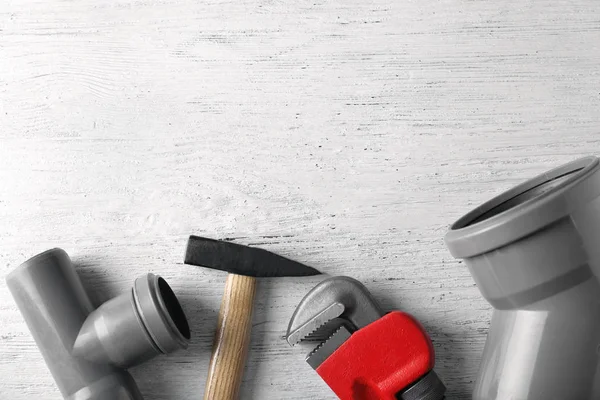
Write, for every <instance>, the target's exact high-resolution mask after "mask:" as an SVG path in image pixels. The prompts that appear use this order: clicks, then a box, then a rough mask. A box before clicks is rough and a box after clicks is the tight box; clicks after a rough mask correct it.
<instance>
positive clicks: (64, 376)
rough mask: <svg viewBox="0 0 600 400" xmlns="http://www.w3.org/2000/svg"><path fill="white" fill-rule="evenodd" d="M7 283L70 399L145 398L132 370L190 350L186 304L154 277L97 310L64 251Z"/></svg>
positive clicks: (30, 264)
mask: <svg viewBox="0 0 600 400" xmlns="http://www.w3.org/2000/svg"><path fill="white" fill-rule="evenodd" d="M6 281H7V284H8V288H9V289H10V291H11V293H12V295H13V297H14V299H15V301H16V303H17V306H18V307H19V309H20V310H21V313H22V314H23V317H24V319H25V321H26V322H27V325H28V327H29V330H30V331H31V334H32V336H33V338H34V339H35V341H36V343H37V345H38V347H39V349H40V351H41V353H42V355H43V356H44V359H45V361H46V364H47V365H48V367H49V369H50V372H51V373H52V376H53V377H54V379H55V381H56V383H57V385H58V388H59V389H60V391H61V393H62V395H63V397H64V398H65V399H68V400H82V399H86V400H88V399H90V400H114V399H118V400H129V399H134V400H141V399H142V395H141V393H140V391H139V389H138V388H137V385H136V384H135V382H134V380H133V378H132V377H131V375H130V374H129V373H128V372H127V371H126V370H125V368H128V367H131V366H134V365H137V364H140V363H142V362H144V361H147V360H149V359H150V358H152V357H154V356H156V355H157V354H161V353H162V354H166V353H169V352H172V351H174V350H177V349H179V348H186V347H187V345H188V342H189V339H190V330H189V326H188V323H187V319H186V317H185V314H184V313H183V310H182V309H181V306H180V305H179V301H178V300H177V297H175V294H174V293H173V291H172V290H171V288H170V287H169V285H168V284H167V282H166V281H165V280H164V279H162V278H161V277H159V276H156V275H154V274H147V275H144V276H141V277H139V278H138V279H136V281H135V283H134V287H133V289H132V290H130V291H128V292H125V293H123V294H121V295H120V296H117V297H115V298H113V299H111V300H109V301H107V302H106V303H104V304H102V305H101V306H100V307H99V308H97V309H96V310H94V308H93V306H92V303H91V301H90V299H89V297H88V295H87V293H86V292H85V290H84V288H83V285H82V284H81V281H80V279H79V277H78V276H77V273H76V272H75V269H74V268H73V265H72V263H71V260H70V258H69V256H68V255H67V253H65V252H64V251H63V250H61V249H52V250H48V251H46V252H44V253H41V254H38V255H37V256H35V257H33V258H31V259H29V260H28V261H26V262H25V263H23V264H22V265H21V266H19V267H18V268H17V269H15V270H14V271H13V272H11V273H10V274H9V275H8V277H7V278H6Z"/></svg>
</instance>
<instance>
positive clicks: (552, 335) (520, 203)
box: [445, 157, 600, 400]
mask: <svg viewBox="0 0 600 400" xmlns="http://www.w3.org/2000/svg"><path fill="white" fill-rule="evenodd" d="M445 240H446V244H447V246H448V248H449V249H450V252H451V253H452V255H454V256H455V257H457V258H462V259H464V260H465V263H466V265H467V266H468V268H469V270H470V272H471V274H472V276H473V278H474V279H475V282H476V283H477V286H478V288H479V290H480V291H481V294H482V295H483V296H484V297H485V298H486V300H487V301H488V302H489V303H490V304H491V305H492V306H493V307H494V311H493V315H492V322H491V326H490V330H489V333H488V338H487V341H486V345H485V349H484V353H483V356H482V361H481V365H480V369H479V374H478V377H477V381H476V384H475V389H474V392H473V399H474V400H506V399H511V400H542V399H543V400H553V399H556V400H558V399H561V400H562V399H577V400H588V399H589V400H592V399H600V368H599V367H600V359H599V357H598V354H600V284H599V280H598V277H599V276H600V166H599V162H598V159H597V158H596V157H587V158H583V159H580V160H577V161H574V162H571V163H569V164H566V165H564V166H562V167H559V168H556V169H554V170H551V171H549V172H547V173H545V174H543V175H540V176H538V177H536V178H533V179H531V180H529V181H527V182H525V183H523V184H521V185H519V186H517V187H515V188H513V189H512V190H509V191H507V192H506V193H504V194H502V195H500V196H498V197H496V198H494V199H492V200H490V201H488V202H487V203H484V204H483V205H481V206H479V207H477V208H476V209H475V210H473V211H471V212H470V213H468V214H466V215H465V216H464V217H462V218H460V219H459V220H458V221H457V222H456V223H454V225H452V227H451V230H450V231H449V232H448V233H447V234H446V237H445Z"/></svg>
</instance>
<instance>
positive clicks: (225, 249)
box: [184, 236, 320, 277]
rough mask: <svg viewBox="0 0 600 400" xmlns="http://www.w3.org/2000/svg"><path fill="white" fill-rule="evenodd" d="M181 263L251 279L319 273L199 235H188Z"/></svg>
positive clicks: (299, 264)
mask: <svg viewBox="0 0 600 400" xmlns="http://www.w3.org/2000/svg"><path fill="white" fill-rule="evenodd" d="M184 262H185V263H186V264H190V265H198V266H202V267H207V268H212V269H218V270H221V271H226V272H229V273H231V274H238V275H246V276H253V277H278V276H309V275H318V274H320V272H319V271H317V270H316V269H314V268H311V267H309V266H307V265H304V264H301V263H299V262H297V261H293V260H290V259H289V258H285V257H282V256H280V255H277V254H275V253H271V252H270V251H267V250H263V249H260V248H258V247H250V246H244V245H241V244H237V243H231V242H226V241H223V240H215V239H208V238H204V237H199V236H190V238H189V240H188V244H187V248H186V252H185V261H184Z"/></svg>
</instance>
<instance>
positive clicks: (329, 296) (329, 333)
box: [286, 276, 384, 369]
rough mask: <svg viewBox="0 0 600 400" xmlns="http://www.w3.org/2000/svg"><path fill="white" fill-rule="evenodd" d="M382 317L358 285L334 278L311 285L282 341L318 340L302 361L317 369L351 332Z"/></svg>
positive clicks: (375, 305) (373, 302)
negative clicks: (312, 286)
mask: <svg viewBox="0 0 600 400" xmlns="http://www.w3.org/2000/svg"><path fill="white" fill-rule="evenodd" d="M383 315H384V313H383V311H382V310H381V308H379V305H378V304H377V302H376V301H375V299H374V298H373V296H372V295H371V293H370V292H369V291H368V290H367V288H366V287H365V286H364V285H363V284H362V283H360V282H359V281H357V280H356V279H353V278H350V277H346V276H336V277H333V278H329V279H326V280H324V281H323V282H321V283H320V284H318V285H317V286H315V287H314V288H313V289H312V290H311V291H310V292H309V293H308V294H307V295H306V296H305V297H304V298H303V299H302V301H301V302H300V304H299V305H298V307H297V308H296V310H295V311H294V314H293V315H292V319H291V320H290V323H289V326H288V330H287V334H286V340H287V342H288V343H289V344H290V345H291V346H294V345H296V344H298V343H300V342H301V341H318V342H319V345H318V346H317V347H316V348H315V349H314V350H313V351H311V352H310V353H309V354H308V356H307V357H306V362H308V364H309V365H310V366H311V367H313V368H314V369H317V368H318V366H319V365H320V364H321V363H322V362H323V361H325V360H326V359H327V358H328V357H329V356H330V355H331V354H333V352H334V351H335V350H336V349H337V348H338V347H340V346H341V345H342V344H343V343H344V342H345V341H346V340H348V339H349V338H350V335H352V333H354V332H356V331H357V330H359V329H361V328H363V327H365V326H367V325H368V324H370V323H372V322H374V321H376V320H377V319H379V318H381V317H382V316H383Z"/></svg>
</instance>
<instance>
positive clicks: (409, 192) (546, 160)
mask: <svg viewBox="0 0 600 400" xmlns="http://www.w3.org/2000/svg"><path fill="white" fill-rule="evenodd" d="M599 153H600V2H597V1H594V0H574V1H561V2H542V1H538V2H533V1H526V2H524V1H521V0H515V1H508V0H503V1H477V2H473V1H456V0H454V1H422V0H420V1H394V0H373V1H357V0H349V1H348V0H344V1H340V0H334V1H323V0H317V1H315V0H312V1H303V0H300V1H293V2H289V1H288V2H285V1H272V0H264V1H260V0H259V1H245V0H240V1H219V0H207V1H198V0H140V1H125V0H79V1H59V0H50V1H49V0H27V1H25V0H24V1H16V0H4V1H2V2H1V3H0V247H1V251H0V275H2V276H4V275H6V273H8V272H9V271H11V270H12V269H13V268H14V267H16V266H17V265H18V264H19V263H21V262H22V261H24V260H25V259H26V258H28V257H29V256H32V255H34V254H36V253H37V252H40V251H42V250H45V249H47V248H50V247H54V246H59V247H63V248H64V249H65V250H67V251H68V252H69V253H70V254H71V256H72V258H73V259H74V261H75V263H76V266H77V270H78V271H79V273H80V275H81V277H82V279H83V281H84V283H85V284H86V286H87V287H88V288H89V290H90V292H91V293H92V297H93V299H94V300H95V301H96V302H97V303H100V302H102V301H104V300H106V299H108V298H110V297H112V296H114V295H115V294H117V293H119V292H121V291H123V290H126V289H128V288H129V287H131V284H132V283H133V280H134V279H135V278H136V277H137V276H138V275H140V274H143V273H146V272H150V271H151V272H154V273H157V274H160V275H162V276H164V277H165V278H166V279H167V280H168V281H169V282H170V283H171V285H172V286H173V288H174V290H175V291H176V293H177V294H178V295H179V296H180V298H181V300H182V303H183V307H184V308H185V311H186V313H187V315H188V317H189V319H190V323H191V327H192V329H193V340H192V344H191V346H190V348H189V351H187V352H179V353H175V354H172V355H170V356H165V357H160V358H158V359H155V360H153V361H152V362H150V363H148V364H147V365H144V366H141V367H137V368H135V369H133V371H132V373H133V375H134V377H135V378H136V380H137V382H138V384H139V386H140V389H141V390H142V392H143V393H144V394H145V396H146V399H150V400H157V399H200V398H201V396H202V393H203V389H204V382H205V378H206V374H207V367H208V361H209V356H210V347H211V341H212V335H213V332H214V328H215V319H216V313H217V310H218V306H219V303H220V298H221V294H222V289H223V283H224V280H225V275H224V274H223V273H221V272H216V271H209V270H204V269H200V268H195V267H191V266H187V265H183V264H182V258H183V251H184V247H185V243H186V239H187V236H188V235H189V234H192V233H193V234H201V235H205V236H211V237H217V238H223V237H229V238H237V241H238V242H239V243H244V244H249V243H250V244H255V245H261V246H262V247H264V248H267V249H270V250H273V251H277V252H279V253H281V254H283V255H287V256H289V257H292V258H294V259H297V260H300V261H303V262H306V263H307V264H309V265H312V266H314V267H316V268H318V269H320V270H322V271H323V272H325V273H328V274H331V275H340V274H345V275H350V276H353V277H356V278H358V279H360V280H362V281H363V282H364V283H365V284H366V285H367V287H368V288H369V289H371V290H372V292H373V293H374V295H375V296H376V297H377V298H378V299H379V300H380V301H381V302H382V303H383V305H384V306H385V308H386V309H393V308H400V309H403V310H406V311H409V312H411V313H413V314H414V315H416V316H417V317H418V318H419V319H420V320H421V321H422V322H423V324H424V325H425V326H426V328H427V329H428V330H429V332H430V334H431V336H432V338H433V340H434V342H435V348H436V351H437V363H438V366H437V371H438V373H439V375H440V376H441V377H442V378H443V380H444V381H445V382H446V384H447V386H448V389H449V396H448V398H449V399H467V398H468V397H469V392H470V390H471V387H472V383H473V380H474V379H475V374H476V371H477V367H478V361H479V357H480V354H481V351H482V347H483V344H484V341H485V334H486V331H487V328H488V322H489V315H490V308H489V306H488V305H487V303H486V302H485V301H484V300H483V299H482V298H481V297H480V296H479V293H478V291H477V288H476V287H475V285H474V283H473V281H472V279H471V277H470V275H469V273H468V271H467V270H466V268H465V267H464V266H463V265H461V264H460V263H459V262H458V261H455V260H454V259H453V258H452V257H451V256H450V255H449V253H448V251H447V250H446V248H445V246H444V242H443V235H444V233H445V232H446V230H447V227H448V225H449V224H450V223H451V222H453V221H454V220H455V219H456V218H457V217H459V216H460V215H461V214H463V213H464V212H466V211H468V210H469V209H470V208H471V207H474V206H476V205H477V204H478V203H480V202H482V201H484V200H486V199H488V198H489V197H490V196H492V195H494V194H497V193H499V192H500V191H502V190H504V189H507V188H509V187H511V186H512V185H514V184H516V183H518V182H520V181H522V180H524V179H527V178H528V177H531V176H533V175H535V174H538V173H541V172H543V171H544V170H546V169H548V168H550V167H553V166H556V165H559V164H561V163H563V162H567V161H570V160H572V159H574V158H577V157H579V156H583V155H587V154H599ZM321 279H322V277H310V278H302V279H292V278H285V279H266V280H263V281H261V282H260V285H259V294H258V298H257V304H256V310H255V315H254V322H253V323H254V328H253V336H252V348H251V351H250V355H249V360H248V364H247V369H246V374H245V379H244V383H243V387H242V390H243V396H242V399H260V400H269V399H273V400H279V399H298V400H299V399H332V398H333V397H334V396H333V395H332V394H331V391H330V390H329V389H328V388H327V386H326V385H325V384H324V383H323V382H322V381H321V380H320V378H319V377H318V376H317V374H315V373H314V372H313V371H312V370H311V369H310V367H309V366H308V365H307V364H306V363H304V361H303V356H304V350H302V349H291V348H289V347H288V345H287V343H286V342H285V341H284V340H283V339H282V336H283V334H284V332H285V330H286V327H287V322H288V319H289V317H290V316H291V314H292V312H293V309H294V307H295V306H296V304H297V303H298V302H299V301H300V299H301V298H302V297H303V295H304V294H305V293H306V292H307V291H308V290H309V289H310V288H311V287H312V286H313V285H315V284H316V283H318V282H319V281H320V280H321ZM33 398H35V399H42V400H43V399H58V398H60V395H59V393H58V391H57V389H56V388H55V385H54V382H53V380H52V377H51V376H50V374H49V372H48V370H47V369H46V367H45V364H44V362H43V360H42V357H41V355H40V353H39V352H38V350H37V348H36V346H35V344H34V342H33V340H32V339H31V336H30V335H29V332H28V330H27V327H26V326H25V324H24V322H23V321H22V318H21V315H20V314H19V313H18V311H17V310H16V307H15V305H14V303H13V301H12V298H11V297H10V295H9V293H8V291H7V289H6V285H5V283H4V279H2V280H1V281H0V399H12V400H18V399H33Z"/></svg>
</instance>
